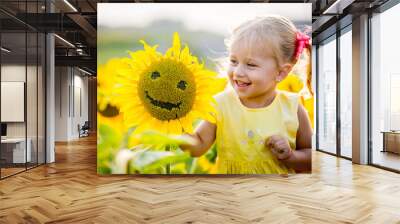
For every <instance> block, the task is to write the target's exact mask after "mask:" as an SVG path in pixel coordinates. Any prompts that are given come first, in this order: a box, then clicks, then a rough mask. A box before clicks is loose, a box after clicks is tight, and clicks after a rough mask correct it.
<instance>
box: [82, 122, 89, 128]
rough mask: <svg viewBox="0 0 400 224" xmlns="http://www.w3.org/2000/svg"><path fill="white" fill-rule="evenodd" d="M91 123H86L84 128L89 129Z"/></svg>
mask: <svg viewBox="0 0 400 224" xmlns="http://www.w3.org/2000/svg"><path fill="white" fill-rule="evenodd" d="M89 124H90V123H89V121H85V124H83V126H82V128H87V129H89V127H90V125H89Z"/></svg>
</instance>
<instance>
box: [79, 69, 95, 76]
mask: <svg viewBox="0 0 400 224" xmlns="http://www.w3.org/2000/svg"><path fill="white" fill-rule="evenodd" d="M78 70H79V71H81V72H83V73H85V74H87V75H92V73H90V72H88V71H86V70H83V69H81V68H79V67H78Z"/></svg>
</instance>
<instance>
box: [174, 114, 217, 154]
mask: <svg viewBox="0 0 400 224" xmlns="http://www.w3.org/2000/svg"><path fill="white" fill-rule="evenodd" d="M216 130H217V126H216V125H215V124H213V123H210V122H208V121H202V122H201V123H200V125H199V126H198V127H197V128H196V131H195V133H194V134H186V136H189V137H191V138H192V139H193V140H194V144H183V145H181V146H180V147H181V149H182V150H185V151H189V152H190V154H191V156H194V157H199V156H201V155H203V154H204V153H205V152H207V150H208V149H209V148H210V147H211V145H212V144H213V143H214V141H215V134H216Z"/></svg>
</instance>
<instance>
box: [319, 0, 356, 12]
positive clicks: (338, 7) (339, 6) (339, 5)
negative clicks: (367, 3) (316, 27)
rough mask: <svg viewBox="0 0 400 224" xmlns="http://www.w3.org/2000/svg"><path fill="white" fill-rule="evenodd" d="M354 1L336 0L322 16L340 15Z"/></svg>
mask: <svg viewBox="0 0 400 224" xmlns="http://www.w3.org/2000/svg"><path fill="white" fill-rule="evenodd" d="M354 1H355V0H336V1H335V2H334V3H333V4H332V5H331V6H329V7H328V8H327V9H326V10H324V12H323V13H322V14H324V15H326V14H342V13H343V10H344V9H345V8H347V6H349V5H351V4H352V3H353V2H354Z"/></svg>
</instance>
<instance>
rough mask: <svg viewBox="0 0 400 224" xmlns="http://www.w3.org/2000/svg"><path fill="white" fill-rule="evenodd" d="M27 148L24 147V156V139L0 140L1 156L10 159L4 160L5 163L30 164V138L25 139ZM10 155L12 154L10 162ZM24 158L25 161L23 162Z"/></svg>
mask: <svg viewBox="0 0 400 224" xmlns="http://www.w3.org/2000/svg"><path fill="white" fill-rule="evenodd" d="M27 142H28V144H27V146H28V147H26V154H25V138H6V139H1V154H2V155H1V156H2V157H3V158H5V156H3V154H5V155H6V156H7V157H10V158H5V159H6V162H9V163H25V162H30V161H31V160H32V154H31V145H32V141H31V139H30V138H28V139H27ZM11 154H12V160H11ZM8 155H10V156H8ZM25 158H26V159H27V161H25Z"/></svg>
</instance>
